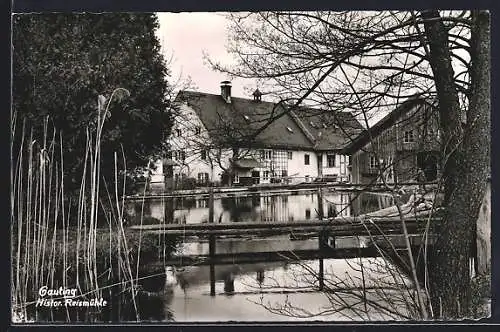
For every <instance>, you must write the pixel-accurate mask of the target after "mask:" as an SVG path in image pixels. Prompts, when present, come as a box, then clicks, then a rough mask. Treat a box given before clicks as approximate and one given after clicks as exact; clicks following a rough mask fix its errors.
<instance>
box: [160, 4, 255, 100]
mask: <svg viewBox="0 0 500 332" xmlns="http://www.w3.org/2000/svg"><path fill="white" fill-rule="evenodd" d="M158 19H159V22H160V28H159V29H158V30H157V32H156V33H157V36H158V39H159V40H160V43H161V44H162V47H163V52H164V54H165V56H166V57H167V58H172V63H171V64H170V69H171V71H172V79H174V81H175V80H177V78H179V77H181V78H182V79H186V78H188V77H190V78H191V80H192V82H193V83H194V85H195V86H196V89H197V90H198V91H200V92H207V93H214V94H218V93H220V82H221V81H224V80H228V79H229V77H228V76H227V75H225V74H223V73H219V72H215V71H213V70H212V69H211V68H210V67H209V65H208V64H206V63H205V61H204V59H203V52H205V53H207V54H208V55H209V56H210V57H211V58H212V59H214V60H216V61H220V62H222V63H228V64H229V63H232V56H231V55H230V54H228V53H227V52H226V48H225V45H226V40H227V32H226V19H225V18H224V16H223V14H222V13H200V12H196V13H158ZM172 79H171V80H172ZM245 86H246V87H247V89H248V90H247V91H253V90H255V88H256V86H255V84H254V83H253V82H252V81H248V80H243V79H235V80H232V90H231V94H232V95H233V96H235V97H242V98H251V96H250V95H249V93H248V92H245V90H244V87H245Z"/></svg>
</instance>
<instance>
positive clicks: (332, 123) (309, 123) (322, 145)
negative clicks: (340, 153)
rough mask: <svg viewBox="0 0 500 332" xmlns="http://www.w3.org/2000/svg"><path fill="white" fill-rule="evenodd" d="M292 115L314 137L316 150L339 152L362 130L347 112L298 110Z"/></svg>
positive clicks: (359, 124) (311, 109) (312, 109)
mask: <svg viewBox="0 0 500 332" xmlns="http://www.w3.org/2000/svg"><path fill="white" fill-rule="evenodd" d="M294 114H296V116H297V118H298V120H299V121H300V122H302V123H303V126H304V127H305V130H306V131H307V132H309V133H310V135H311V136H313V137H314V149H316V150H337V149H338V150H340V149H342V148H344V147H345V146H346V145H347V144H349V143H350V142H351V141H352V140H353V139H354V138H356V137H357V136H358V135H359V134H360V133H361V132H362V131H363V130H364V127H363V126H362V125H361V123H359V121H358V120H357V119H356V118H355V117H354V116H353V115H352V114H351V113H349V112H332V111H324V110H320V109H314V108H300V109H299V110H297V111H295V112H294Z"/></svg>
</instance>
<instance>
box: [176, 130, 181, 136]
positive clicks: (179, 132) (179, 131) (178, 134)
mask: <svg viewBox="0 0 500 332" xmlns="http://www.w3.org/2000/svg"><path fill="white" fill-rule="evenodd" d="M175 134H176V136H177V137H181V136H182V130H180V129H176V130H175Z"/></svg>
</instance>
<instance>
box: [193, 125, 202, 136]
mask: <svg viewBox="0 0 500 332" xmlns="http://www.w3.org/2000/svg"><path fill="white" fill-rule="evenodd" d="M194 133H195V134H196V135H199V134H201V127H199V126H196V127H195V128H194Z"/></svg>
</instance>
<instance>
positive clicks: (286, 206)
mask: <svg viewBox="0 0 500 332" xmlns="http://www.w3.org/2000/svg"><path fill="white" fill-rule="evenodd" d="M355 195H356V196H357V195H358V194H355ZM351 196H353V194H352V193H348V192H330V191H324V192H323V193H322V194H321V195H318V194H317V193H308V194H305V193H300V192H299V193H293V194H292V193H287V194H283V193H280V194H274V193H273V194H271V193H266V194H264V193H254V194H252V195H250V196H232V197H224V198H216V199H215V200H214V215H215V216H214V220H215V222H218V223H219V222H221V223H224V222H271V221H273V222H293V221H303V220H314V219H317V218H318V217H319V216H318V213H319V211H324V213H325V214H326V215H325V216H326V217H328V218H334V217H349V216H351V215H352V213H354V215H356V214H358V213H359V212H361V211H360V210H362V209H363V208H365V207H366V206H367V204H366V203H364V201H368V208H372V206H373V204H372V201H373V198H372V197H369V195H365V193H363V194H361V196H360V197H359V198H356V199H355V201H356V203H355V204H353V209H352V208H351V207H350V204H351V200H352V199H351ZM320 197H321V199H320ZM362 201H363V202H362ZM144 204H145V207H144V209H142V207H141V205H142V201H138V202H132V201H131V202H130V203H129V204H128V206H127V212H128V214H129V215H131V216H132V217H131V218H129V219H130V220H131V224H134V223H135V224H137V223H139V222H141V220H140V213H141V211H144V217H143V220H142V222H143V223H154V222H166V223H175V224H184V223H188V224H189V223H204V222H208V219H209V216H208V210H209V209H208V203H207V199H206V198H198V199H195V198H182V199H181V198H179V199H171V198H168V199H167V198H164V199H155V200H148V201H146V202H145V203H144ZM321 205H322V206H321ZM377 206H378V205H377ZM351 210H353V211H351Z"/></svg>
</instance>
